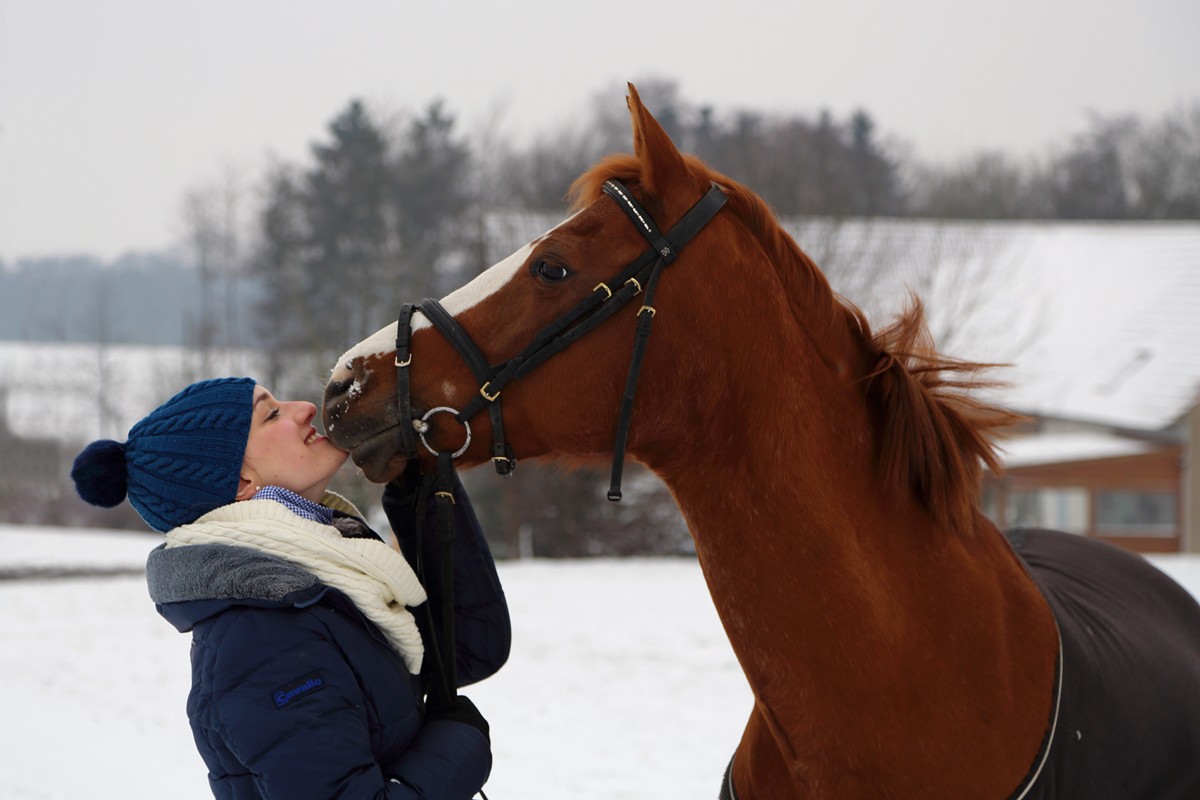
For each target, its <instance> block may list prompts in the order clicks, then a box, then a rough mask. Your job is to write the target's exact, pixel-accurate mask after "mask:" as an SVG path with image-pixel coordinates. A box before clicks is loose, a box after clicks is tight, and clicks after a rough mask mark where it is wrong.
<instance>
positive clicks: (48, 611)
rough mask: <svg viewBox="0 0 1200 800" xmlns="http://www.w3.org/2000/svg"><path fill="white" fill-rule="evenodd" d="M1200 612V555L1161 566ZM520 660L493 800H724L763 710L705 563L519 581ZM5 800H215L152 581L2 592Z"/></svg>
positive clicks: (499, 684)
mask: <svg viewBox="0 0 1200 800" xmlns="http://www.w3.org/2000/svg"><path fill="white" fill-rule="evenodd" d="M159 541H160V540H159V538H158V537H157V536H154V535H149V534H138V533H118V532H111V531H99V530H80V529H61V528H33V527H24V528H23V527H15V526H0V571H7V570H10V569H12V568H13V567H17V566H50V565H53V566H59V567H63V566H76V567H85V566H87V567H91V566H95V567H104V568H114V567H129V568H134V569H136V568H140V567H141V566H142V565H143V564H144V562H145V557H146V553H147V552H149V550H150V549H151V548H153V547H154V546H155V545H157V544H158V542H159ZM1151 560H1152V561H1153V562H1154V563H1155V564H1157V565H1158V566H1159V567H1160V568H1162V569H1164V570H1165V571H1167V572H1168V573H1169V574H1171V575H1172V576H1174V577H1175V578H1176V579H1177V580H1179V581H1180V582H1181V583H1183V584H1184V585H1185V586H1187V587H1188V589H1189V590H1190V591H1191V592H1192V593H1193V594H1195V595H1197V596H1200V556H1159V557H1154V558H1152V559H1151ZM499 570H500V577H501V580H502V581H503V582H504V587H505V591H506V593H507V595H508V600H509V605H510V608H511V611H512V619H513V628H514V631H513V653H512V657H511V658H510V660H509V663H508V664H507V665H506V666H505V667H504V669H503V670H501V671H500V672H499V673H498V674H497V675H496V676H494V677H492V678H490V679H488V680H487V681H484V682H483V683H481V684H479V685H477V686H475V687H471V688H470V689H468V690H467V692H466V694H467V695H468V696H470V697H471V698H472V699H473V700H474V701H475V702H476V703H477V704H478V705H479V707H480V709H481V710H482V711H483V712H484V714H485V715H486V716H487V717H488V719H489V721H490V722H491V725H492V732H493V749H494V753H495V767H494V769H493V773H492V778H491V780H490V781H489V783H488V786H487V792H488V795H489V796H490V797H492V798H494V800H512V799H513V798H530V797H548V796H552V797H570V798H572V800H591V799H592V798H595V799H596V800H601V798H602V799H603V800H621V799H622V798H645V797H688V796H698V797H715V796H716V793H717V788H718V784H719V781H720V777H721V774H722V772H723V770H724V768H725V764H726V762H727V761H728V759H729V756H730V755H731V754H732V752H733V749H734V747H736V745H737V742H738V739H739V737H740V735H741V729H742V725H743V724H744V723H745V719H746V715H747V713H748V711H749V708H750V704H751V697H750V692H749V689H748V688H747V687H746V685H745V682H744V680H743V678H742V674H741V671H740V669H739V667H738V665H737V662H736V660H735V659H734V657H733V653H732V651H731V649H730V647H729V644H728V641H727V640H726V638H725V633H724V631H723V630H722V628H721V626H720V623H719V621H718V619H717V616H716V612H715V610H714V609H713V605H712V601H711V600H710V599H709V596H708V590H707V588H706V587H705V584H704V579H703V577H702V575H701V574H700V568H699V566H698V564H697V563H696V561H695V560H693V559H682V558H681V559H634V560H622V561H618V560H588V561H524V562H502V563H501V564H500V565H499ZM0 607H3V609H4V614H3V618H2V621H0V640H2V641H3V642H4V649H3V651H2V654H0V675H3V676H4V681H5V690H6V691H5V705H6V719H7V721H8V722H7V724H6V725H4V726H2V727H0V797H4V798H12V799H13V800H32V799H33V798H38V799H39V800H48V799H49V798H75V797H89V798H93V800H116V799H117V798H120V799H121V800H125V798H131V797H163V796H165V797H171V798H176V799H177V800H189V799H190V798H195V799H196V800H200V798H208V797H211V795H210V794H209V791H208V785H207V781H206V780H205V770H204V766H203V764H202V762H201V761H200V757H199V756H198V755H197V754H196V751H195V746H194V745H193V743H192V740H191V733H190V730H189V728H188V725H187V719H186V716H185V714H184V702H185V699H186V697H187V693H188V689H189V681H190V677H189V669H188V646H189V642H190V637H189V636H186V635H181V634H179V633H176V632H175V630H174V628H172V627H171V626H170V625H168V624H167V623H166V622H165V621H164V620H162V619H161V618H160V617H159V616H158V614H157V613H156V612H155V611H154V606H153V605H152V604H151V603H150V600H149V598H148V597H147V595H146V587H145V583H144V579H143V578H142V577H141V576H129V577H116V578H70V579H61V580H17V581H0Z"/></svg>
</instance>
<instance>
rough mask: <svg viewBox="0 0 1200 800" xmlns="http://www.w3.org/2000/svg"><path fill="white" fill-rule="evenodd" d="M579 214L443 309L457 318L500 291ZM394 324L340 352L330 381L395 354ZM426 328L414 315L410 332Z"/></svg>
mask: <svg viewBox="0 0 1200 800" xmlns="http://www.w3.org/2000/svg"><path fill="white" fill-rule="evenodd" d="M578 213H579V212H576V214H572V215H571V216H570V217H567V218H566V219H564V220H563V221H562V222H560V223H558V225H555V226H554V227H553V228H551V229H550V230H548V231H546V233H543V234H542V235H541V236H539V237H537V238H536V239H534V240H533V241H532V242H530V243H529V244H527V245H525V246H524V247H522V248H521V249H520V250H517V252H515V253H513V254H512V255H510V256H509V257H508V258H505V259H504V260H502V261H499V262H497V263H495V264H493V265H492V266H490V267H488V268H487V269H486V270H484V271H483V272H482V273H480V274H479V275H478V276H477V277H476V278H475V280H473V281H471V282H470V283H467V284H464V285H463V286H460V287H459V288H457V289H455V290H454V291H453V292H451V293H450V294H448V295H446V296H445V297H443V298H442V306H443V307H444V308H445V309H446V310H447V311H449V312H450V315H451V316H453V317H457V316H458V315H459V314H461V313H462V312H464V311H466V310H467V309H468V308H473V307H474V306H477V305H479V304H480V303H482V302H483V301H484V300H486V299H487V298H489V297H491V296H492V295H493V294H495V293H496V292H498V291H500V288H501V287H503V286H505V285H506V284H507V283H508V282H509V281H511V280H512V279H513V276H514V275H516V274H517V271H518V270H519V269H520V268H521V265H523V264H524V263H525V261H526V260H527V259H528V258H529V254H530V253H532V252H533V248H534V246H535V245H536V244H537V243H538V242H540V241H542V239H545V238H546V237H547V236H549V235H550V234H552V233H554V231H556V230H558V229H559V228H561V227H562V226H563V225H566V224H567V223H568V222H570V221H571V220H572V219H574V218H575V216H576V215H577V214H578ZM397 324H398V323H395V322H393V323H392V324H391V325H388V326H387V327H386V328H380V329H379V330H378V331H376V332H375V333H373V334H371V335H370V336H369V337H367V338H366V339H363V340H362V341H361V342H359V343H358V344H356V345H354V347H351V348H350V349H349V350H347V351H346V352H345V353H342V357H341V358H339V359H338V360H337V363H336V364H334V367H333V372H332V374H331V375H330V380H334V381H342V380H349V379H350V377H351V375H352V373H351V370H350V367H349V364H350V362H351V361H352V360H354V359H355V358H359V357H362V358H367V357H369V356H380V355H384V354H386V353H394V352H395V351H396V325H397ZM429 326H430V322H429V320H427V319H426V318H425V315H424V314H414V315H413V321H412V329H413V332H414V333H415V332H417V331H419V330H421V329H422V328H428V327H429Z"/></svg>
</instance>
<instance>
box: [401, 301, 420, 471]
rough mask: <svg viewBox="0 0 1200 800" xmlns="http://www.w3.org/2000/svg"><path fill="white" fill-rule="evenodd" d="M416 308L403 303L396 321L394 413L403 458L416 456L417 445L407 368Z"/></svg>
mask: <svg viewBox="0 0 1200 800" xmlns="http://www.w3.org/2000/svg"><path fill="white" fill-rule="evenodd" d="M415 310H416V306H415V305H413V304H412V303H405V304H404V305H402V306H400V316H399V318H398V319H397V321H396V412H397V419H399V420H400V424H399V426H398V427H399V428H400V444H401V446H402V447H403V448H404V452H403V455H404V457H405V458H412V457H413V456H415V455H416V454H417V443H416V440H415V437H414V436H413V425H412V392H411V391H409V378H408V367H409V365H410V364H412V351H411V350H410V349H409V343H410V342H411V340H412V315H413V311H415Z"/></svg>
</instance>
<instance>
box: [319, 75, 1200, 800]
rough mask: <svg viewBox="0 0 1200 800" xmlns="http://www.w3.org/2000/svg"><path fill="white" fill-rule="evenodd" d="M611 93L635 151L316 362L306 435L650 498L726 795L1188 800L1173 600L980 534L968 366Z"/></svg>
mask: <svg viewBox="0 0 1200 800" xmlns="http://www.w3.org/2000/svg"><path fill="white" fill-rule="evenodd" d="M629 94H630V97H629V106H630V112H631V117H632V122H633V141H634V152H635V154H634V155H632V156H627V155H626V156H621V155H618V156H610V157H608V158H606V159H605V160H603V161H601V162H600V163H599V164H597V165H596V166H595V167H593V168H592V169H591V170H589V171H588V172H587V173H585V174H584V175H583V176H581V177H580V178H579V179H578V180H577V181H576V183H575V185H574V186H573V194H574V197H575V208H576V211H575V213H574V215H573V216H571V217H570V218H569V219H567V220H566V221H564V222H563V223H561V224H560V225H559V226H558V227H556V228H554V229H553V230H551V231H549V232H548V233H546V234H545V235H543V236H541V237H540V238H538V239H536V240H534V241H533V242H531V243H530V244H528V245H526V246H525V247H523V248H522V249H520V250H519V251H518V252H516V253H514V254H513V255H512V256H510V257H508V258H507V259H505V260H504V261H502V262H500V263H499V264H497V265H496V266H494V267H492V268H491V269H489V270H488V271H487V272H485V273H483V274H482V275H481V276H480V277H478V278H477V279H475V280H474V281H472V282H471V283H469V284H468V285H466V286H464V287H462V288H460V289H458V290H457V291H455V292H453V293H451V294H450V295H448V296H447V297H446V298H445V299H444V301H443V303H441V304H439V303H435V302H432V301H425V302H423V303H422V304H420V306H419V307H416V308H414V307H413V306H405V307H404V308H405V311H404V314H403V323H402V324H394V325H392V326H390V327H388V328H385V329H383V330H382V331H380V332H379V333H378V334H376V335H375V336H373V337H371V338H370V339H367V340H366V341H364V342H362V343H360V344H359V345H357V346H356V347H354V348H352V349H351V350H350V351H349V352H348V353H346V355H345V356H343V357H342V359H341V360H340V362H339V363H338V364H337V365H336V366H335V368H334V370H333V374H332V378H331V381H330V383H329V385H328V387H327V388H326V398H325V409H324V414H325V425H326V428H327V431H328V433H329V435H330V436H331V437H332V439H333V440H334V441H335V442H336V443H337V444H339V446H342V447H344V448H346V449H348V450H351V451H352V452H353V454H354V458H355V461H356V462H357V463H358V464H359V465H360V467H362V469H363V471H364V473H365V474H366V475H367V477H368V478H370V479H372V480H375V481H386V480H388V479H390V478H392V477H393V476H395V475H397V474H399V473H400V472H401V471H402V470H403V469H404V467H405V464H406V463H407V461H408V460H409V458H411V457H418V453H417V450H418V449H419V448H418V447H416V446H415V445H414V444H413V442H412V441H411V440H412V434H411V432H409V431H408V428H409V427H410V426H411V425H413V424H414V423H413V418H414V417H420V418H423V419H424V422H422V421H421V419H418V420H416V422H415V425H416V427H417V428H419V429H421V430H422V431H423V432H422V433H421V438H422V441H423V442H424V443H425V445H426V447H428V448H430V451H431V452H432V451H445V452H448V451H452V450H453V451H456V452H458V451H461V452H458V458H459V460H460V463H461V464H463V465H465V466H473V465H478V464H481V463H484V462H487V461H488V460H497V461H498V463H500V464H501V465H502V466H503V468H504V469H508V468H510V467H511V466H512V458H513V457H514V456H520V457H521V458H536V457H562V458H571V459H579V458H597V457H605V456H606V455H608V454H611V453H613V452H614V450H615V451H617V452H620V451H621V450H622V449H627V452H628V454H629V455H630V456H631V457H634V458H636V459H637V460H638V461H640V462H642V463H643V464H645V465H647V466H648V467H649V468H650V469H652V470H653V471H654V472H655V473H657V474H658V475H659V476H660V477H661V478H662V480H663V481H664V482H665V483H666V485H667V486H668V487H670V489H671V491H672V492H673V494H674V497H675V499H676V501H677V502H678V504H679V507H680V508H681V509H682V511H683V514H684V517H685V519H686V521H687V524H688V527H689V529H690V530H691V533H692V535H693V537H694V539H695V544H696V551H697V554H698V556H699V561H700V565H701V567H702V569H703V571H704V576H705V578H706V580H707V582H708V586H709V589H710V591H711V593H712V597H713V600H714V603H715V605H716V608H717V610H718V612H719V615H720V618H721V620H722V623H723V624H724V627H725V630H726V632H727V634H728V636H729V640H730V642H731V644H732V647H733V650H734V652H735V654H736V655H737V658H738V660H739V662H740V664H741V667H742V669H743V671H744V672H745V676H746V680H747V681H748V682H749V684H750V687H751V688H752V690H753V696H754V705H753V708H752V709H751V710H750V717H749V721H748V723H747V725H746V728H745V731H744V733H743V736H742V739H741V741H740V743H739V745H738V747H737V749H736V751H735V753H734V754H732V756H733V757H732V760H731V762H730V764H729V767H728V769H727V770H726V778H725V781H724V782H723V784H722V788H721V793H722V796H726V797H739V798H743V800H764V799H765V800H776V799H777V798H793V797H795V798H801V797H803V798H835V799H836V800H846V799H847V798H872V799H873V800H875V799H878V798H947V799H952V800H961V799H962V798H1008V797H1013V798H1049V797H1060V798H1073V799H1074V800H1084V799H1089V800H1090V799H1092V798H1155V800H1162V799H1163V798H1185V797H1186V798H1196V797H1200V608H1198V607H1197V605H1196V603H1195V601H1194V600H1193V599H1192V598H1191V597H1190V596H1189V595H1187V593H1186V592H1184V591H1183V590H1182V589H1180V588H1179V587H1178V586H1177V585H1175V584H1173V583H1171V582H1170V581H1169V580H1168V579H1166V577H1165V576H1163V575H1162V574H1161V573H1159V572H1157V571H1156V570H1154V569H1153V568H1151V567H1150V566H1149V565H1147V564H1146V563H1145V562H1144V561H1142V560H1141V559H1139V558H1137V557H1136V556H1132V555H1129V554H1125V553H1123V552H1120V551H1117V550H1116V549H1115V548H1110V547H1107V546H1105V545H1102V544H1099V543H1096V542H1094V541H1089V540H1086V539H1084V538H1082V537H1074V536H1067V535H1065V534H1056V533H1052V532H1045V531H1027V532H1024V533H1022V534H1021V536H1020V537H1018V540H1017V541H1014V542H1010V541H1009V539H1007V538H1006V537H1005V536H1004V535H1002V534H1001V533H1000V532H999V531H998V530H997V529H996V528H995V527H994V526H993V525H992V524H991V523H990V522H989V521H988V520H987V519H986V518H985V517H984V516H983V515H982V514H981V513H980V510H979V508H978V504H977V497H978V491H979V479H980V473H981V469H982V466H981V465H982V464H989V465H991V466H993V467H995V466H997V464H996V456H995V453H994V452H993V449H992V443H991V439H992V436H993V434H995V433H996V432H997V431H998V430H999V429H1000V428H1001V427H1003V426H1004V425H1006V424H1008V423H1010V422H1011V421H1012V419H1011V417H1010V415H1008V414H1007V413H1005V412H1003V411H1001V410H999V409H997V408H993V407H990V406H988V405H986V404H983V403H981V402H979V401H977V400H975V399H972V397H971V396H970V393H969V391H968V390H969V389H970V388H972V387H973V386H976V385H978V378H977V373H978V367H979V366H980V365H976V364H971V363H967V362H963V361H957V360H954V359H949V358H946V357H944V356H941V355H939V354H937V353H936V352H934V350H933V349H932V346H931V344H930V341H929V339H928V335H927V332H926V329H925V326H924V322H923V318H922V312H921V308H920V304H919V303H914V304H913V307H912V308H911V309H910V310H909V311H908V312H906V313H905V314H904V315H902V317H901V318H900V319H899V320H898V321H897V322H896V323H894V324H893V325H891V326H890V327H888V328H886V329H885V330H882V331H878V332H872V330H871V327H870V326H869V324H868V322H867V320H866V319H865V318H864V316H863V315H862V314H861V313H860V312H859V311H858V310H856V309H855V308H853V307H852V306H850V305H849V304H848V303H846V302H844V301H842V300H841V299H839V298H838V297H837V296H836V295H835V294H834V292H833V291H832V290H831V289H830V286H829V283H828V282H827V281H826V279H825V277H824V276H823V275H822V274H821V272H820V271H819V270H818V269H817V267H816V265H815V264H814V263H813V262H812V261H811V260H810V259H809V258H808V256H806V255H805V254H804V253H803V252H802V251H801V250H800V248H799V247H797V245H796V244H795V243H794V242H793V241H792V240H791V239H790V238H789V237H788V236H787V235H786V234H785V233H784V232H783V231H782V230H781V229H780V227H779V225H778V224H777V222H776V221H775V219H774V218H773V216H772V214H771V212H770V211H769V209H768V208H767V206H766V204H765V203H764V202H763V201H762V200H761V199H759V198H758V197H757V196H755V195H754V194H753V193H752V192H750V191H749V190H747V189H746V188H744V187H742V186H740V185H738V184H737V183H736V182H734V181H732V180H730V179H729V178H727V177H725V176H723V175H720V174H718V173H716V172H714V171H713V170H712V169H710V168H709V167H707V166H706V165H704V164H703V163H701V162H700V161H698V160H697V159H695V158H692V157H690V156H684V155H681V154H680V153H679V152H678V151H677V150H676V148H675V146H674V145H673V144H672V143H671V141H670V140H669V138H668V137H667V135H666V134H665V132H664V131H663V130H662V128H661V127H660V126H659V124H658V123H657V121H656V120H655V119H654V118H653V117H652V116H651V115H650V114H649V113H648V112H647V110H646V109H645V108H644V107H643V106H642V104H641V101H640V100H639V98H638V95H637V92H636V90H634V88H633V87H632V86H631V87H630V93H629ZM714 187H716V188H715V189H714ZM713 198H716V199H715V201H714V200H713ZM702 206H706V208H702V209H701V211H699V212H697V211H696V209H697V208H701V207H702ZM680 220H683V222H682V223H680ZM660 226H661V229H660ZM661 231H667V233H665V234H663V233H661ZM647 240H649V241H650V242H652V243H653V247H652V248H651V249H650V250H649V251H648V248H647ZM681 244H682V245H683V246H682V247H681V246H680V245H681ZM630 264H633V265H634V267H635V268H633V269H632V272H631V269H630V268H628V265H630ZM633 273H636V274H635V275H634V283H630V282H628V281H626V277H628V276H629V275H631V274H633ZM648 274H649V275H650V277H649V279H647V277H646V276H647V275H648ZM614 276H622V277H621V281H619V282H618V281H614V280H613V277H614ZM659 276H661V278H662V280H661V284H660V285H657V284H658V278H659ZM648 282H649V283H650V284H652V285H647V283H648ZM655 289H657V293H656V295H655V296H654V298H653V300H651V299H648V298H646V295H648V294H651V293H652V292H653V291H654V290H655ZM642 290H645V293H644V294H642V296H641V297H640V298H638V299H639V300H642V301H643V302H642V307H641V308H638V303H636V302H635V303H633V304H631V305H625V306H623V307H621V308H616V307H615V306H611V305H610V304H612V303H615V302H616V301H617V300H628V299H630V297H631V296H632V295H636V294H639V293H640V292H642ZM609 309H615V310H609ZM601 314H603V315H604V316H603V317H601V316H599V315H601ZM647 318H648V319H649V320H653V325H654V327H653V336H649V333H650V326H649V324H648V322H647ZM635 320H636V321H635ZM410 325H411V329H410ZM635 327H636V328H637V333H636V334H635ZM410 330H411V338H410ZM547 331H548V332H549V333H547ZM647 337H649V338H647ZM547 342H549V343H550V344H551V349H552V351H553V352H554V355H553V357H548V358H546V357H544V355H545V353H544V351H545V348H542V350H539V349H538V348H539V347H541V346H542V345H545V344H547ZM568 344H569V345H570V346H567V345H568ZM631 352H634V353H635V356H634V358H633V359H632V360H633V361H635V362H640V363H641V364H642V365H643V368H642V369H641V379H640V381H639V380H638V379H637V378H638V371H637V369H633V370H631V369H630V363H631V356H630V353H631ZM531 354H537V355H531ZM515 356H519V357H517V358H514V357H515ZM630 374H632V376H633V377H632V379H629V375H630ZM501 394H502V395H503V405H502V406H501V401H500V397H501ZM627 396H628V397H631V398H632V399H631V400H630V401H628V406H629V409H630V410H631V415H626V414H619V412H618V409H620V408H622V404H623V403H624V402H626V401H625V398H626V397H627ZM479 398H482V399H479ZM410 401H411V405H410ZM484 408H486V409H487V410H488V412H489V413H476V412H477V411H481V410H483V409H484ZM501 408H502V414H501V413H500V410H501ZM619 416H620V417H621V419H622V423H620V424H619V423H618V417H619ZM626 422H627V423H628V426H627V430H623V431H620V432H619V431H618V428H622V429H624V428H625V427H626V425H625V424H624V423H626ZM464 424H469V425H473V426H474V430H473V434H474V435H473V438H472V436H470V435H469V434H468V433H467V429H466V428H465V427H464ZM500 425H502V426H503V435H501V432H500V431H499V430H498V426H500ZM618 433H620V434H621V435H617V434H618ZM625 434H627V440H626V438H625ZM489 442H492V444H489ZM614 442H615V445H614ZM418 444H419V443H418ZM419 457H421V458H423V459H425V460H426V461H427V462H428V463H427V465H426V466H427V467H428V466H429V465H430V464H432V462H433V457H432V456H430V455H427V454H424V453H422V454H421V455H420V456H419ZM445 458H446V457H445V456H443V459H445ZM724 767H725V765H724V764H722V765H714V779H715V778H716V777H717V773H718V772H719V770H720V769H722V768H724ZM714 782H715V781H714ZM714 788H715V787H714Z"/></svg>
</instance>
